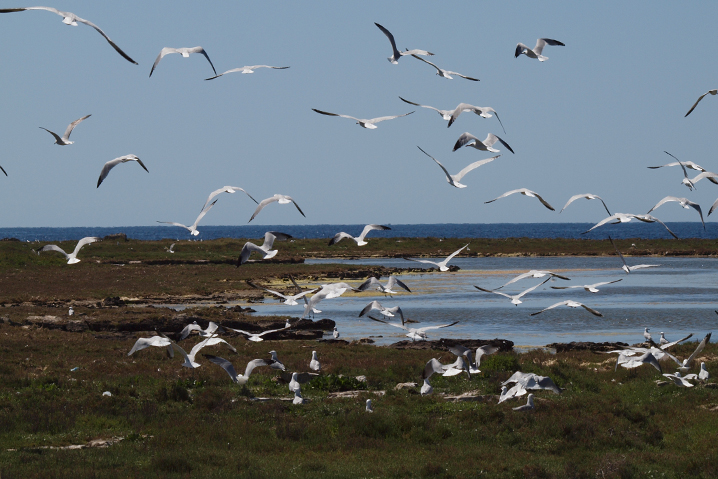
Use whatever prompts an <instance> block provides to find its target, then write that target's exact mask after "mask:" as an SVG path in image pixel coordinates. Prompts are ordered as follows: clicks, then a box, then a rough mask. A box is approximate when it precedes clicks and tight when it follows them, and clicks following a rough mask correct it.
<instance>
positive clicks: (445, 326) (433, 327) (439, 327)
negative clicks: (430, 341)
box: [387, 321, 459, 332]
mask: <svg viewBox="0 0 718 479" xmlns="http://www.w3.org/2000/svg"><path fill="white" fill-rule="evenodd" d="M458 322H459V321H454V322H453V323H449V324H440V325H438V326H424V327H423V328H416V329H414V331H417V332H420V331H421V332H423V331H428V330H430V329H441V328H448V327H449V326H453V325H455V324H456V323H458ZM387 324H389V323H387Z"/></svg>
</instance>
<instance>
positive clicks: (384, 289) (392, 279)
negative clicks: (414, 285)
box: [357, 274, 411, 294]
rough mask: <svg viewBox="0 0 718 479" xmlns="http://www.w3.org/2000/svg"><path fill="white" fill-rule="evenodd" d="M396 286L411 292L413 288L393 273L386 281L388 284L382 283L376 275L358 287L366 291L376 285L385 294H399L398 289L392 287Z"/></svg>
mask: <svg viewBox="0 0 718 479" xmlns="http://www.w3.org/2000/svg"><path fill="white" fill-rule="evenodd" d="M394 286H399V287H400V288H403V289H405V290H406V291H408V292H409V293H411V290H410V289H409V287H408V286H407V285H405V284H404V283H403V282H401V281H400V280H399V279H398V278H397V277H396V276H394V275H393V274H392V275H390V276H389V281H387V282H386V286H384V285H383V284H381V283H380V282H379V280H378V279H376V278H375V277H374V276H372V277H370V278H369V279H367V280H366V281H364V282H363V283H362V284H360V285H359V286H357V289H358V290H359V291H366V290H367V289H369V288H372V287H375V288H376V289H378V290H379V291H380V292H382V293H384V294H397V292H396V291H393V290H392V288H393V287H394Z"/></svg>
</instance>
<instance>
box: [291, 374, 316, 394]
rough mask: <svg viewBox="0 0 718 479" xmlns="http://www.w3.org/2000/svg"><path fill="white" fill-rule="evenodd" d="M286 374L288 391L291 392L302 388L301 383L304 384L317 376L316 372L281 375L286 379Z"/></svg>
mask: <svg viewBox="0 0 718 479" xmlns="http://www.w3.org/2000/svg"><path fill="white" fill-rule="evenodd" d="M286 376H289V391H290V392H293V391H295V390H296V389H300V390H301V389H302V384H306V383H308V382H309V381H311V380H312V379H314V378H316V377H317V376H319V374H317V373H292V374H291V375H289V373H284V374H282V377H283V378H284V379H285V380H286Z"/></svg>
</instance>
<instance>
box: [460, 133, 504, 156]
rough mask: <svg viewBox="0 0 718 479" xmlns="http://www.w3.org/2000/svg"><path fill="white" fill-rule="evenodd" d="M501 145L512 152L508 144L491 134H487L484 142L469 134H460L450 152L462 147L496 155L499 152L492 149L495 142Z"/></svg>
mask: <svg viewBox="0 0 718 479" xmlns="http://www.w3.org/2000/svg"><path fill="white" fill-rule="evenodd" d="M497 141H498V142H499V143H501V144H502V145H504V146H505V147H506V148H508V150H509V151H510V152H511V153H513V152H514V150H513V149H512V148H511V147H510V146H509V144H508V143H506V142H505V141H504V140H502V139H501V138H499V137H498V136H496V135H494V134H493V133H489V134H488V135H486V139H485V140H484V141H481V140H479V139H478V138H477V137H475V136H474V135H472V134H471V133H469V132H465V133H462V134H461V136H460V137H459V139H458V140H456V143H455V144H454V149H453V150H451V151H456V150H458V149H459V148H461V147H462V146H470V147H472V148H476V149H477V150H482V151H490V152H491V153H498V152H499V151H501V150H497V149H496V148H494V147H493V146H494V143H496V142H497Z"/></svg>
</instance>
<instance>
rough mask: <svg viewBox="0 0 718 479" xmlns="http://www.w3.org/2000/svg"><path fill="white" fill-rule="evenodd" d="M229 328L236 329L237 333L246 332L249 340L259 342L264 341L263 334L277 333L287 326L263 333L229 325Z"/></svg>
mask: <svg viewBox="0 0 718 479" xmlns="http://www.w3.org/2000/svg"><path fill="white" fill-rule="evenodd" d="M227 329H229V330H230V331H234V332H235V333H239V334H244V335H245V336H247V340H249V341H255V342H259V341H264V339H262V336H264V335H265V334H270V333H276V332H277V331H284V330H285V329H287V327H286V326H285V327H283V328H279V329H270V330H268V331H262V332H261V333H250V332H247V331H242V330H241V329H234V328H229V327H228V328H227ZM273 359H274V358H273Z"/></svg>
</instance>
